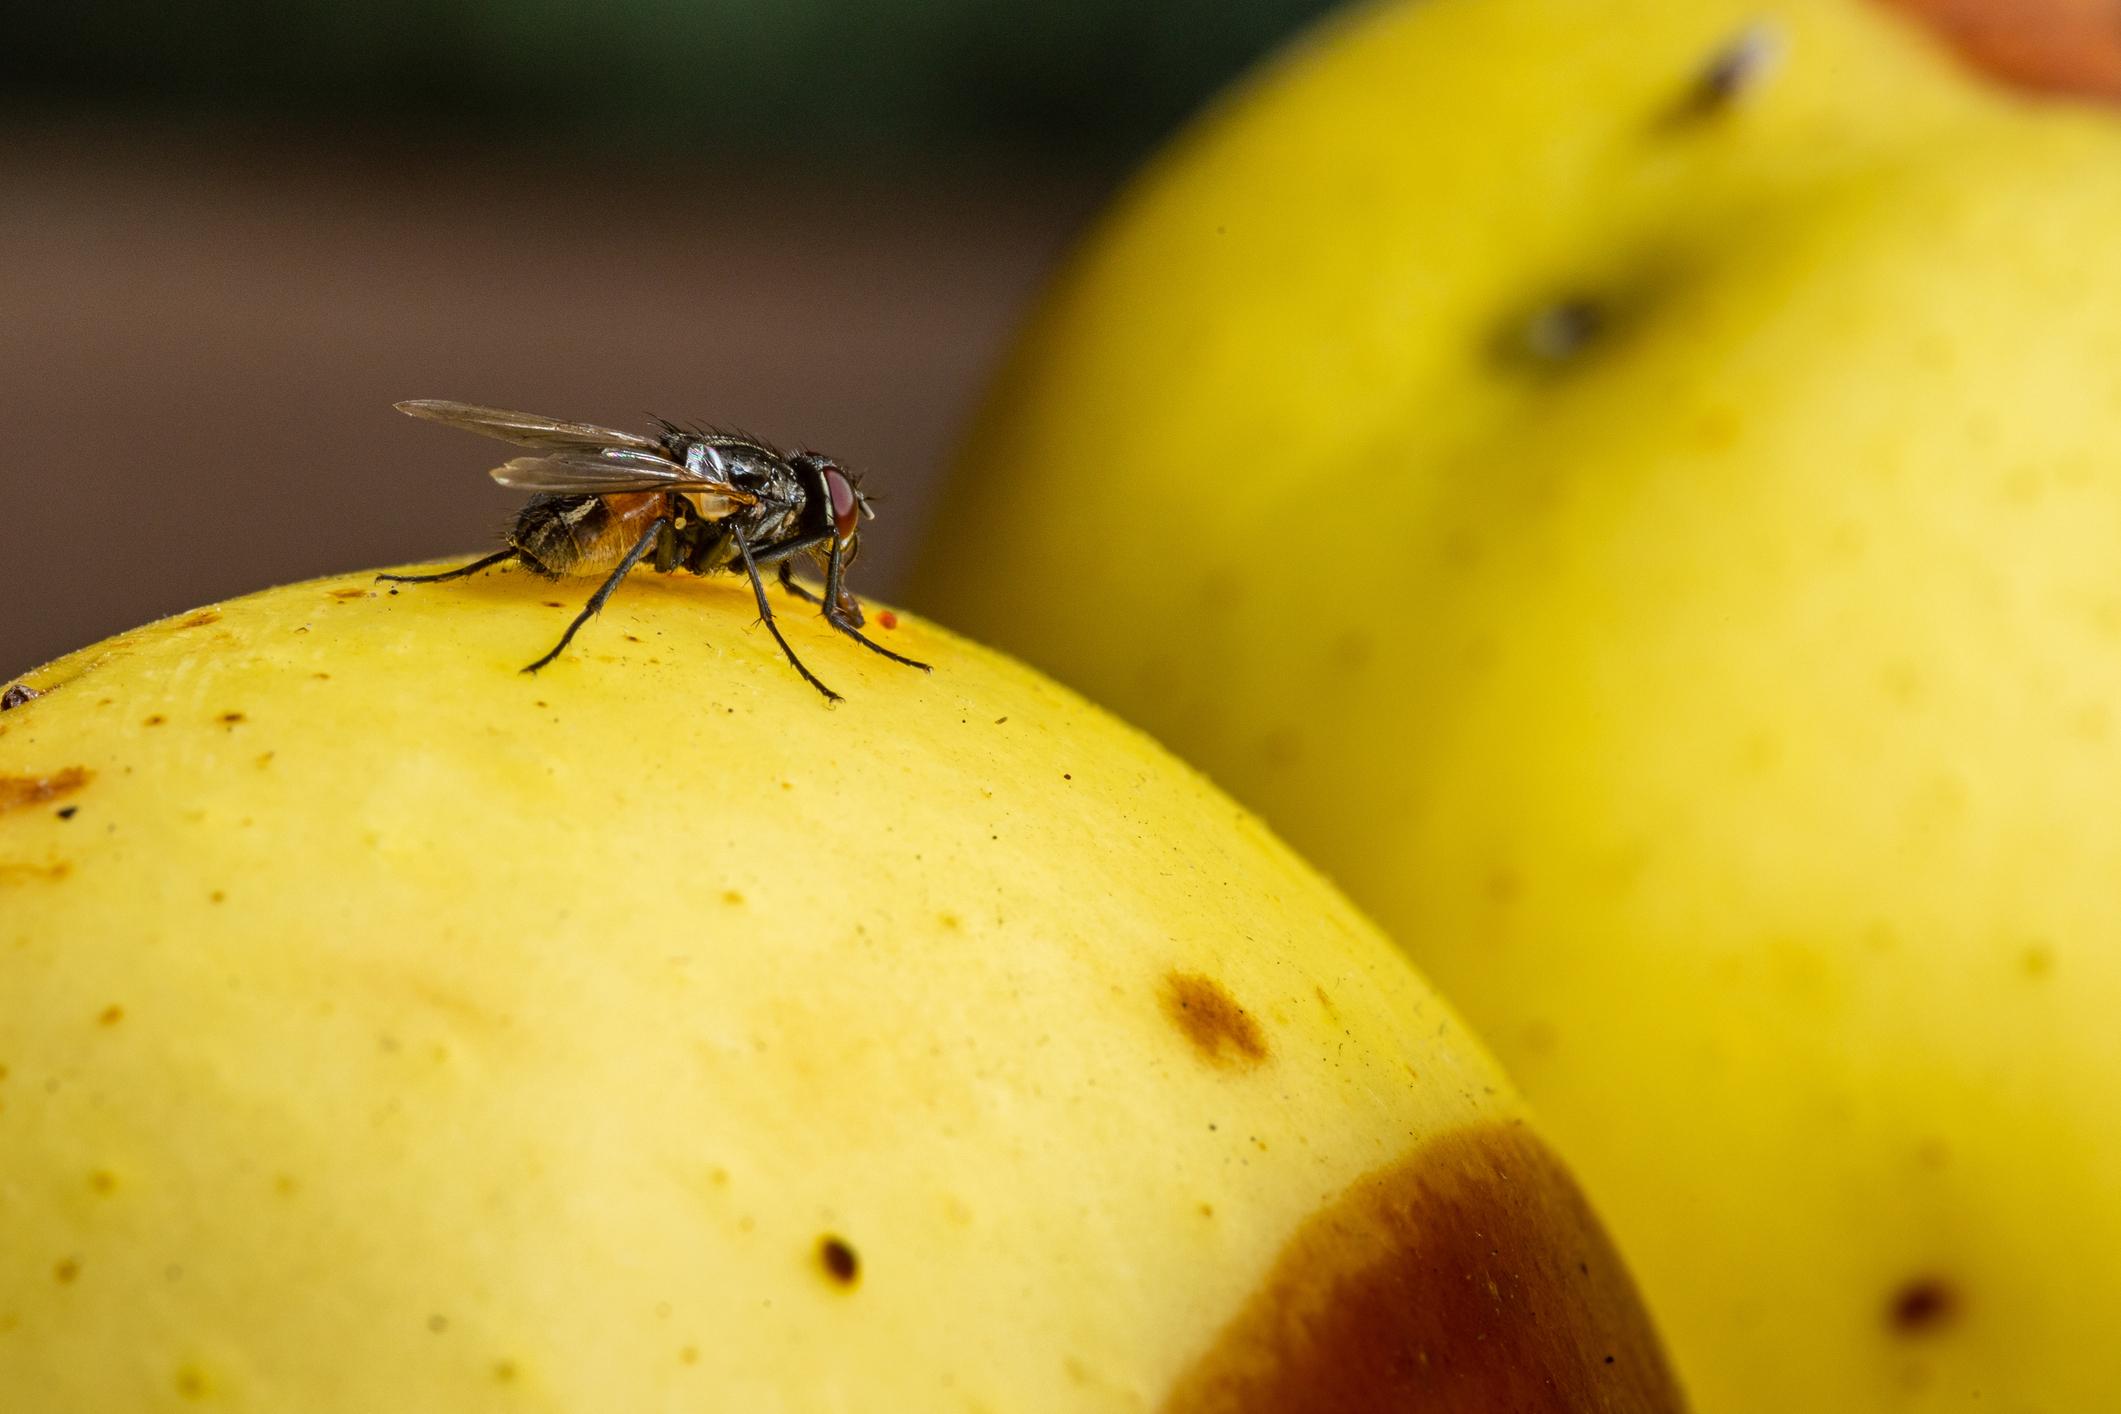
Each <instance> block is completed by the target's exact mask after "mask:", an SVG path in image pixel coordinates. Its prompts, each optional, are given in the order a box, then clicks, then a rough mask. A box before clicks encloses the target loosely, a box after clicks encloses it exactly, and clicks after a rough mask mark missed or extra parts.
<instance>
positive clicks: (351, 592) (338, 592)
mask: <svg viewBox="0 0 2121 1414" xmlns="http://www.w3.org/2000/svg"><path fill="white" fill-rule="evenodd" d="M367 593H368V591H367V590H366V589H334V590H332V591H331V597H332V598H334V599H359V598H362V597H364V596H365V595H366V594H367Z"/></svg>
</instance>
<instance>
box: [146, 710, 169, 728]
mask: <svg viewBox="0 0 2121 1414" xmlns="http://www.w3.org/2000/svg"><path fill="white" fill-rule="evenodd" d="M168 720H169V718H167V717H165V716H163V715H162V714H161V713H160V712H156V713H153V714H152V715H150V716H149V717H148V718H147V719H146V720H145V721H143V722H142V723H141V724H140V725H142V726H144V727H159V726H161V725H162V724H163V723H164V722H166V721H168Z"/></svg>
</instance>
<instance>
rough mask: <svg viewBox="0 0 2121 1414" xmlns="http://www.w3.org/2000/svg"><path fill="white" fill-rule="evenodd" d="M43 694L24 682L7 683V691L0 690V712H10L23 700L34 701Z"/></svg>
mask: <svg viewBox="0 0 2121 1414" xmlns="http://www.w3.org/2000/svg"><path fill="white" fill-rule="evenodd" d="M43 695H44V694H43V693H41V692H39V691H37V689H35V688H34V687H31V686H30V685H29V684H28V683H26V682H15V683H9V684H8V686H7V691H5V692H0V712H12V711H14V710H15V709H16V708H17V707H20V706H21V705H22V704H23V703H25V702H34V701H36V700H37V699H38V698H40V697H42V696H43Z"/></svg>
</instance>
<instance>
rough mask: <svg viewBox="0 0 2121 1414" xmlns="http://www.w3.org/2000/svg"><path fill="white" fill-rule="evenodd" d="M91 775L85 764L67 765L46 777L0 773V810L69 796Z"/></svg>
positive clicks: (15, 808)
mask: <svg viewBox="0 0 2121 1414" xmlns="http://www.w3.org/2000/svg"><path fill="white" fill-rule="evenodd" d="M91 774H92V773H91V772H90V771H89V770H88V768H87V767H85V766H68V767H66V768H65V769H64V770H59V771H54V772H52V773H51V774H50V775H49V776H0V811H5V810H20V809H22V808H23V807H24V806H30V805H42V804H44V803H45V802H46V801H51V800H58V799H60V798H62V797H64V796H69V795H72V794H73V793H74V792H75V791H77V790H79V789H81V787H83V786H85V785H87V784H88V783H89V780H90V778H91Z"/></svg>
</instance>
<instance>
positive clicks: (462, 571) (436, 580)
mask: <svg viewBox="0 0 2121 1414" xmlns="http://www.w3.org/2000/svg"><path fill="white" fill-rule="evenodd" d="M515 557H516V549H515V547H514V546H513V545H511V546H509V547H508V548H507V549H506V550H496V551H494V552H493V553H492V554H491V555H488V556H486V557H485V558H483V559H477V560H473V561H472V562H471V563H470V564H468V565H459V566H457V568H455V569H453V570H443V571H442V572H441V573H440V574H379V575H377V576H376V578H377V579H387V580H389V581H391V582H392V583H393V584H440V583H441V582H442V581H443V580H445V579H462V578H463V577H464V576H465V575H467V574H477V573H478V572H479V571H480V570H483V569H491V568H493V567H494V566H495V565H497V564H500V563H501V562H502V561H503V560H512V559H514V558H515Z"/></svg>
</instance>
